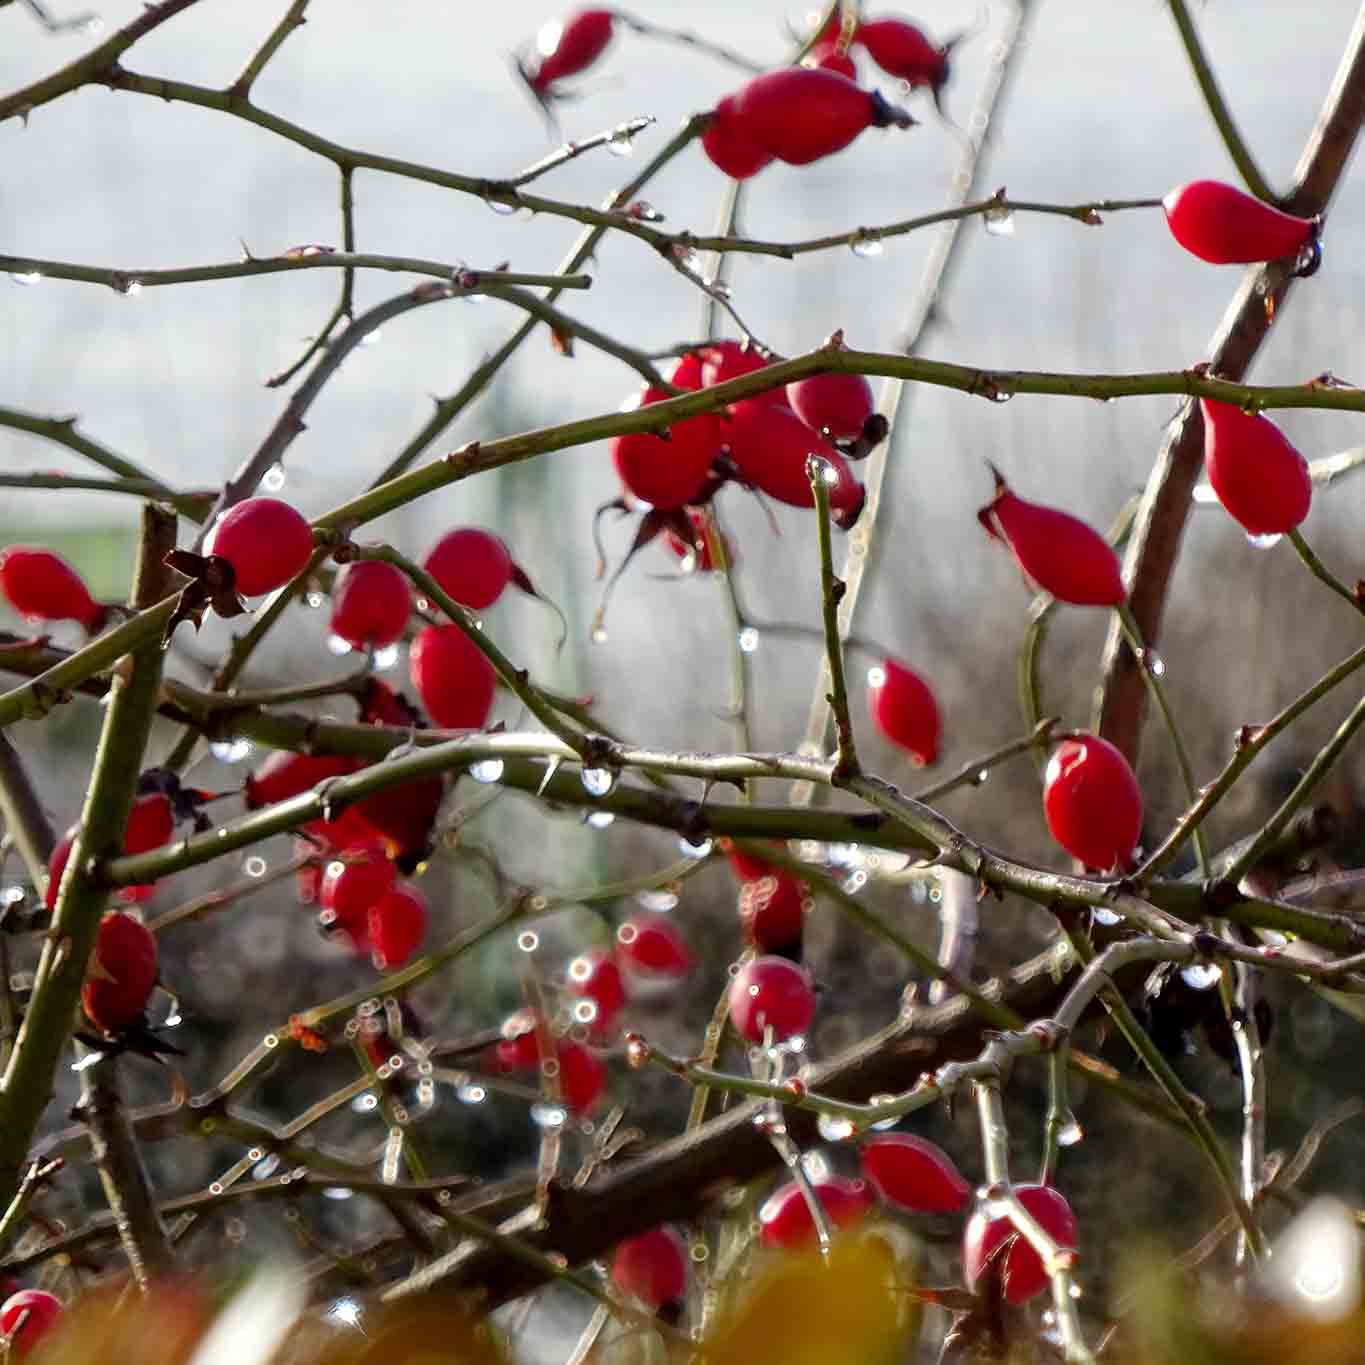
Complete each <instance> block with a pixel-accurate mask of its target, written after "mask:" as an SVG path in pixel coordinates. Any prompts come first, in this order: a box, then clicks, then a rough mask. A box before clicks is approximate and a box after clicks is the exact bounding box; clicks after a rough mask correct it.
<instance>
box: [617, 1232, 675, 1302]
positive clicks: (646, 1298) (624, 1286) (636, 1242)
mask: <svg viewBox="0 0 1365 1365" xmlns="http://www.w3.org/2000/svg"><path fill="white" fill-rule="evenodd" d="M611 1280H612V1283H613V1284H614V1285H615V1286H616V1287H617V1289H619V1290H621V1292H622V1293H623V1294H629V1295H630V1297H631V1298H633V1299H638V1300H639V1301H640V1302H641V1303H643V1304H645V1305H646V1306H647V1307H648V1308H651V1309H659V1308H662V1307H663V1306H664V1304H667V1303H677V1302H678V1301H679V1300H681V1299H682V1297H683V1294H684V1293H685V1292H686V1290H687V1248H686V1247H685V1246H684V1245H683V1239H682V1238H681V1237H679V1236H678V1234H677V1233H676V1232H675V1231H674V1230H673V1229H672V1228H671V1227H669V1226H667V1224H662V1223H661V1224H660V1225H659V1226H658V1227H656V1228H650V1230H649V1231H648V1232H642V1233H640V1235H639V1236H638V1237H628V1238H627V1239H626V1240H625V1241H624V1242H619V1243H617V1246H616V1251H615V1252H614V1253H613V1255H612V1258H611Z"/></svg>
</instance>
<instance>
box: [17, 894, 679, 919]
mask: <svg viewBox="0 0 1365 1365" xmlns="http://www.w3.org/2000/svg"><path fill="white" fill-rule="evenodd" d="M19 895H20V899H22V898H23V892H22V891H21V892H20V893H19ZM635 899H636V901H637V902H638V903H639V904H640V905H641V906H643V907H644V908H645V909H646V910H655V911H657V912H659V913H660V914H663V913H666V912H667V911H669V910H673V909H676V908H677V904H678V893H677V892H676V891H657V890H656V891H637V892H636V893H635Z"/></svg>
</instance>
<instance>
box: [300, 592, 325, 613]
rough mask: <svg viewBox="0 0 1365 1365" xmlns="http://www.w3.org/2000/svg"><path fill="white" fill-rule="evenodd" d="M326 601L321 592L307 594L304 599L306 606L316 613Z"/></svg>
mask: <svg viewBox="0 0 1365 1365" xmlns="http://www.w3.org/2000/svg"><path fill="white" fill-rule="evenodd" d="M326 600H327V599H326V598H325V597H324V596H323V595H322V594H321V593H320V592H310V593H306V594H305V595H304V599H303V601H304V605H305V606H308V607H311V608H312V609H313V610H314V611H317V609H318V608H319V607H320V606H321V605H322V604H323V603H324V602H325V601H326Z"/></svg>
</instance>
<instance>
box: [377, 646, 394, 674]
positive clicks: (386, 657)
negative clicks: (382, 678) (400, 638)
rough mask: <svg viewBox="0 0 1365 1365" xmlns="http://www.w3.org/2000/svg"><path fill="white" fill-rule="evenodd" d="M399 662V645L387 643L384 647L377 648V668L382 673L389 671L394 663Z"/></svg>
mask: <svg viewBox="0 0 1365 1365" xmlns="http://www.w3.org/2000/svg"><path fill="white" fill-rule="evenodd" d="M397 662H398V646H397V645H396V644H393V645H385V646H384V648H383V649H376V650H375V652H374V655H373V663H374V666H375V669H376V670H377V671H378V672H380V673H387V672H388V671H389V669H391V668H392V667H393V666H394V664H396V663H397Z"/></svg>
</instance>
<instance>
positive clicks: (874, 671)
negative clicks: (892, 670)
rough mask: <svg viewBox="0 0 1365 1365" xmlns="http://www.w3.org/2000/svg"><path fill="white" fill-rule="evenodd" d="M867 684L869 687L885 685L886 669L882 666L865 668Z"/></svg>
mask: <svg viewBox="0 0 1365 1365" xmlns="http://www.w3.org/2000/svg"><path fill="white" fill-rule="evenodd" d="M867 685H868V686H869V687H885V686H886V669H884V668H869V669H868V670H867Z"/></svg>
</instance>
